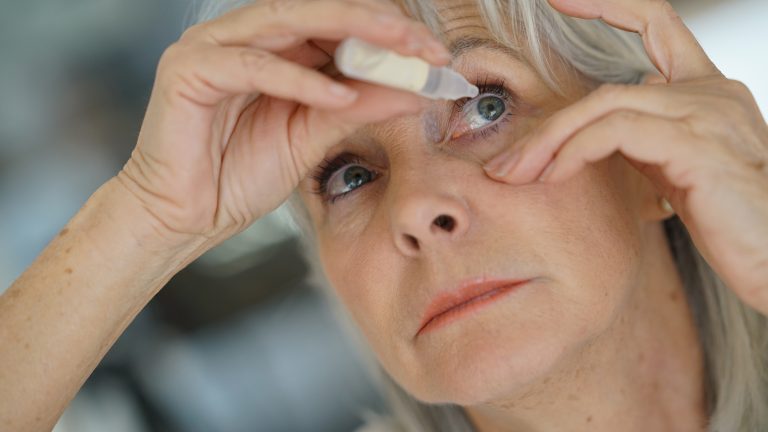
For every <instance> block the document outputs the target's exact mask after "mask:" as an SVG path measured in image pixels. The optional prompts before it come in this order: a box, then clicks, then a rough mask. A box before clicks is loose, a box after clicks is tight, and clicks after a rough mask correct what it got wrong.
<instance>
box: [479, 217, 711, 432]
mask: <svg viewBox="0 0 768 432" xmlns="http://www.w3.org/2000/svg"><path fill="white" fill-rule="evenodd" d="M655 235H663V234H662V233H661V232H658V233H656V232H655V233H654V236H655ZM657 244H658V243H657ZM662 244H664V245H666V243H662ZM660 249H661V250H660V251H659V253H658V254H650V255H652V256H653V255H655V256H656V257H657V258H654V261H653V262H652V263H647V264H649V265H648V266H646V269H645V270H644V272H643V273H644V274H646V275H651V276H649V277H648V278H647V280H645V281H643V283H642V284H641V286H640V287H639V288H640V289H637V290H636V293H635V294H634V295H633V296H632V298H631V299H630V301H629V302H628V305H627V307H626V308H625V310H624V311H623V312H622V313H621V314H620V315H619V316H618V317H617V318H616V322H615V323H614V325H613V326H612V327H611V328H610V330H608V331H607V332H606V333H605V334H603V335H601V336H599V337H597V338H595V339H594V340H592V341H590V342H588V343H586V344H585V347H583V348H582V349H581V350H580V351H579V352H578V353H577V354H575V355H573V356H570V357H569V358H568V359H567V361H563V362H561V366H559V367H558V369H557V370H555V371H553V372H552V373H550V374H548V375H547V376H546V377H542V378H541V379H538V380H537V381H536V382H533V383H532V384H531V385H530V386H529V387H528V388H526V389H525V391H522V392H519V393H516V394H515V395H514V396H512V397H509V398H505V399H503V400H494V401H492V402H489V403H487V404H482V405H475V406H471V407H466V411H467V413H468V415H469V417H470V418H471V419H472V421H473V423H474V424H475V426H476V428H477V430H478V431H480V432H511V431H514V432H527V431H531V432H543V431H562V430H569V431H578V430H584V431H587V430H588V431H590V432H599V431H617V430H621V431H626V432H633V431H648V430H653V431H699V432H700V431H703V430H704V425H705V424H706V407H705V398H704V384H703V383H704V368H703V361H702V359H703V357H702V356H703V354H702V352H701V346H700V344H699V341H698V337H697V334H696V328H695V326H694V323H693V319H692V315H691V312H690V310H689V308H688V304H687V302H686V300H685V299H686V297H685V293H684V289H683V285H682V282H681V281H680V279H679V276H678V273H677V270H676V268H675V267H674V261H673V258H672V256H671V254H670V253H669V250H668V249H667V248H666V247H663V248H660ZM649 267H650V268H649Z"/></svg>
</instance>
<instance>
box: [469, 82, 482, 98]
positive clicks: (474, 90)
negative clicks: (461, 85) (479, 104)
mask: <svg viewBox="0 0 768 432" xmlns="http://www.w3.org/2000/svg"><path fill="white" fill-rule="evenodd" d="M479 94H480V89H479V88H477V86H476V85H473V84H469V87H467V96H468V97H471V98H473V97H477V95H479Z"/></svg>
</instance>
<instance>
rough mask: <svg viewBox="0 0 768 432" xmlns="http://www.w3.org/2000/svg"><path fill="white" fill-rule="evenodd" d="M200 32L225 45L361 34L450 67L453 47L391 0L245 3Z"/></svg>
mask: <svg viewBox="0 0 768 432" xmlns="http://www.w3.org/2000/svg"><path fill="white" fill-rule="evenodd" d="M195 33H197V34H199V35H201V36H205V37H207V38H208V39H209V40H213V41H215V43H217V44H220V45H257V46H258V40H259V39H260V38H264V37H267V38H269V37H271V36H291V37H295V38H300V39H324V40H334V41H340V40H342V39H344V38H347V37H350V36H356V37H359V38H360V39H363V40H365V41H367V42H370V43H372V44H375V45H379V46H382V47H385V48H389V49H392V50H394V51H397V52H398V53H400V54H402V55H406V56H413V55H420V56H421V57H423V58H424V59H425V60H427V61H429V62H431V63H433V64H439V65H444V64H446V63H448V61H449V60H450V54H449V53H448V50H447V49H446V48H445V47H444V46H443V45H442V44H441V43H440V42H439V40H438V39H437V38H436V37H435V36H434V35H432V34H431V33H430V32H429V30H427V28H426V26H424V24H422V23H418V22H416V21H414V20H412V19H410V18H408V17H406V16H405V15H403V14H402V13H400V12H399V9H397V8H396V6H394V4H392V3H390V2H388V1H387V2H374V3H371V2H365V1H362V0H311V1H308V0H270V1H264V2H256V3H252V4H249V5H246V6H242V7H240V8H238V9H236V10H234V11H231V12H229V13H227V14H225V15H223V16H221V17H219V18H217V19H215V20H212V21H209V22H207V23H204V24H202V25H201V26H199V28H198V29H197V30H196V32H195Z"/></svg>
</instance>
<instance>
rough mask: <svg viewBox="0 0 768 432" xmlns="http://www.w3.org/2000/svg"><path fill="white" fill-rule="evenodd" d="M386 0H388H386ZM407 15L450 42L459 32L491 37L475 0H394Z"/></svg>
mask: <svg viewBox="0 0 768 432" xmlns="http://www.w3.org/2000/svg"><path fill="white" fill-rule="evenodd" d="M385 1H386V0H385ZM394 3H395V4H397V5H398V6H400V8H401V9H402V10H403V11H404V12H405V14H406V15H409V16H411V17H414V18H416V19H418V20H421V21H424V22H425V23H426V24H427V25H428V26H429V27H431V28H432V31H433V32H434V33H435V34H436V35H437V36H440V37H442V38H443V39H444V41H445V42H448V43H450V41H451V40H453V39H455V38H456V37H458V35H459V34H465V35H466V34H474V35H475V36H477V37H489V36H490V34H489V32H488V29H487V28H486V27H485V25H484V23H483V20H482V18H481V15H480V9H479V5H478V2H477V1H474V0H431V1H430V0H394Z"/></svg>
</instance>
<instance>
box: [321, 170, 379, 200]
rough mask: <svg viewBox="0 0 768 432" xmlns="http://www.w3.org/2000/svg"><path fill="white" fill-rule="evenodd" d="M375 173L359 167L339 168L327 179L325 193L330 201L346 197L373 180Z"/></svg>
mask: <svg viewBox="0 0 768 432" xmlns="http://www.w3.org/2000/svg"><path fill="white" fill-rule="evenodd" d="M375 176H376V175H375V173H374V172H373V171H371V170H369V169H367V168H365V167H363V166H361V165H357V164H349V165H345V166H343V167H341V168H340V169H339V170H338V171H336V172H335V173H333V174H332V175H331V177H330V178H329V179H328V184H327V186H326V193H327V194H328V197H329V198H330V199H331V200H335V199H336V198H339V197H341V196H343V195H346V194H348V193H350V192H352V191H354V190H355V189H357V188H359V187H361V186H363V185H365V184H366V183H368V182H370V181H371V180H373V179H374V177H375Z"/></svg>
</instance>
